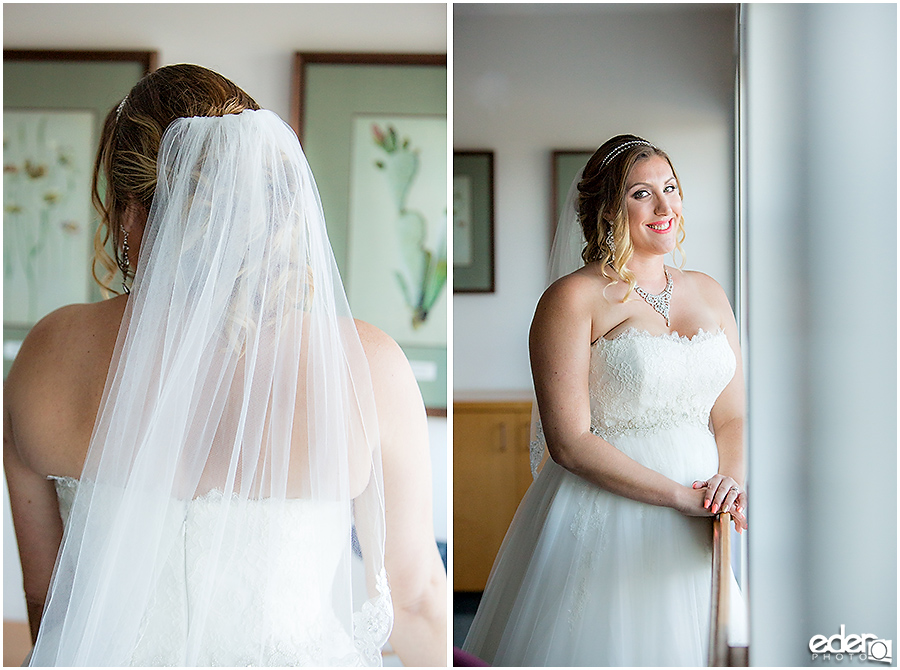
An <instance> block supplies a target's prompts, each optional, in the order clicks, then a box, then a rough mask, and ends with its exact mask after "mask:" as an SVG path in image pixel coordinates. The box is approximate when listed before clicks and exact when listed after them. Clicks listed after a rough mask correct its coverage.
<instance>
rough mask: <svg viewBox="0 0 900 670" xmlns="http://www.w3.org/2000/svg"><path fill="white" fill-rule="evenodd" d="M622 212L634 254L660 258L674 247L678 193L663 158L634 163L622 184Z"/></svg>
mask: <svg viewBox="0 0 900 670" xmlns="http://www.w3.org/2000/svg"><path fill="white" fill-rule="evenodd" d="M625 209H626V211H627V213H628V232H629V235H630V237H631V243H632V245H633V247H634V253H635V254H636V255H653V256H660V255H664V254H667V253H670V252H671V251H672V250H673V249H674V248H675V236H676V234H677V233H678V228H679V226H680V223H681V193H680V191H679V188H678V180H677V179H676V177H675V173H674V172H673V171H672V168H671V166H670V165H669V162H668V161H667V160H666V159H665V158H663V157H662V156H651V157H649V158H645V159H643V160H640V161H638V162H637V163H635V164H634V167H633V168H632V169H631V172H630V173H629V175H628V178H627V179H626V182H625Z"/></svg>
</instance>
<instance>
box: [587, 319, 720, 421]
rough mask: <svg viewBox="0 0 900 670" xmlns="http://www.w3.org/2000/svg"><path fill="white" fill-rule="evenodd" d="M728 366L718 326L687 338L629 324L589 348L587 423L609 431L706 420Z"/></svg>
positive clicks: (717, 395)
mask: <svg viewBox="0 0 900 670" xmlns="http://www.w3.org/2000/svg"><path fill="white" fill-rule="evenodd" d="M734 370H735V359H734V352H732V350H731V347H730V346H729V344H728V339H727V338H726V337H725V333H724V332H722V331H717V332H713V333H709V332H706V331H703V330H701V331H700V332H699V333H697V334H696V335H695V336H694V337H692V338H687V337H683V336H681V335H678V333H672V334H671V335H650V334H648V333H646V332H644V331H639V330H635V329H630V330H626V331H625V332H623V333H622V334H621V335H619V336H618V337H616V338H615V339H612V340H605V339H602V338H601V339H600V340H598V341H597V342H595V343H594V345H593V347H592V350H591V373H590V394H591V429H592V430H593V432H595V433H597V434H598V435H614V434H616V433H623V432H632V431H651V432H653V431H658V430H663V429H667V428H674V427H678V426H683V425H699V426H706V425H707V424H708V423H709V413H710V410H711V409H712V406H713V404H714V403H715V401H716V398H718V397H719V394H720V393H721V392H722V389H724V388H725V386H726V385H727V384H728V382H729V381H730V380H731V378H732V376H734Z"/></svg>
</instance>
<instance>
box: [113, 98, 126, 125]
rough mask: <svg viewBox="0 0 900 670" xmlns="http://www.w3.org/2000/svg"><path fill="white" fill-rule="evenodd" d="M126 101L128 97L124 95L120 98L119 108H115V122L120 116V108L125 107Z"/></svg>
mask: <svg viewBox="0 0 900 670" xmlns="http://www.w3.org/2000/svg"><path fill="white" fill-rule="evenodd" d="M126 100H128V96H127V95H126V96H125V97H124V98H122V102H120V103H119V106H118V107H116V121H118V120H119V117H120V116H122V108H123V107H124V106H125V101H126Z"/></svg>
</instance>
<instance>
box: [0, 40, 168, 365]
mask: <svg viewBox="0 0 900 670" xmlns="http://www.w3.org/2000/svg"><path fill="white" fill-rule="evenodd" d="M157 62H158V54H157V52H156V51H153V50H145V51H93V50H35V49H4V51H3V74H4V77H3V105H4V121H5V123H4V140H9V141H8V142H5V145H6V146H5V151H4V279H5V281H4V293H5V295H4V320H3V369H4V377H5V375H6V373H7V372H8V370H9V366H10V365H11V364H12V361H13V360H14V359H15V356H16V354H17V352H18V349H19V346H20V345H21V342H22V340H24V338H25V336H26V335H27V334H28V332H29V331H30V329H31V327H32V326H33V325H34V323H35V322H37V321H38V320H39V319H40V318H41V317H43V316H44V315H45V314H47V313H48V312H50V311H52V310H53V309H55V308H56V307H59V306H61V305H62V304H68V303H71V302H95V301H98V300H101V299H103V295H102V293H101V291H100V288H99V286H97V284H96V282H94V280H93V278H92V277H91V268H90V259H91V256H92V253H93V236H94V230H95V229H96V225H97V218H96V214H95V212H94V211H93V208H92V207H91V204H90V200H91V193H90V177H91V174H92V172H93V164H94V155H95V153H96V148H97V141H98V139H99V137H100V131H101V128H102V124H103V121H104V119H105V116H106V114H107V113H108V112H109V110H110V109H111V108H112V107H113V106H115V105H116V104H117V103H118V101H119V100H121V99H122V98H123V97H124V96H125V95H126V94H127V93H128V91H129V90H130V89H131V87H132V86H134V84H135V83H136V82H137V81H138V80H139V79H140V78H141V77H143V76H144V75H145V74H147V73H148V72H151V71H152V70H154V69H155V68H156V65H157ZM42 147H43V148H42ZM48 147H55V148H56V149H57V150H64V151H65V156H64V158H65V162H66V166H67V167H66V169H65V170H56V165H58V164H59V163H58V162H57V163H56V165H54V164H53V163H51V162H48V161H49V158H48V156H43V157H41V156H39V154H41V152H42V151H43V152H44V153H46V151H45V149H47V148H48ZM60 157H61V156H56V158H60ZM44 158H48V160H44ZM26 163H27V165H26ZM54 171H56V172H65V173H66V174H65V175H64V176H63V175H56V174H55V173H54ZM16 180H18V182H20V183H15V184H14V183H13V182H14V181H16ZM8 181H9V183H7V182H8ZM28 182H31V183H28ZM42 182H45V183H46V187H45V188H44V187H42V184H41V183H42ZM34 187H41V188H40V189H38V190H35V188H34ZM12 198H15V199H16V202H12V200H11V199H12ZM41 198H44V202H45V206H44V207H42V208H40V209H38V208H34V207H30V206H29V203H31V202H39V201H40V199H41ZM48 198H49V199H48ZM8 200H9V202H7V201H8ZM51 201H52V206H46V203H51ZM13 218H15V220H13ZM38 230H40V235H39V234H38V232H37V231H38ZM14 235H15V236H16V237H17V239H13V236H14ZM40 237H43V238H44V240H45V242H46V243H43V242H42V243H41V244H38V246H40V247H41V248H40V249H39V250H38V251H37V252H36V253H34V254H32V253H31V252H32V251H34V247H35V244H37V242H38V240H39V238H40ZM56 238H59V239H56ZM23 245H24V247H23ZM25 247H27V248H25ZM23 249H24V256H25V257H30V264H31V266H30V267H28V268H27V270H26V269H25V267H24V262H23V261H22V257H23ZM61 259H64V260H65V262H61ZM17 274H18V275H23V276H24V275H28V277H29V279H30V283H32V286H31V288H30V292H31V293H33V294H35V295H37V296H38V298H39V299H37V300H35V295H31V296H29V295H26V293H27V292H28V291H27V290H24V289H23V288H22V287H23V286H26V285H27V283H26V282H24V281H20V279H21V277H18V276H16V275H17ZM35 278H37V279H36V280H35ZM7 293H9V295H6V294H7ZM22 303H27V304H29V306H28V307H23V306H22Z"/></svg>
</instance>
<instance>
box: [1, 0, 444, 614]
mask: <svg viewBox="0 0 900 670" xmlns="http://www.w3.org/2000/svg"><path fill="white" fill-rule="evenodd" d="M3 46H4V48H6V49H155V50H157V51H158V52H159V64H160V65H168V64H172V63H183V62H188V63H197V64H199V65H204V66H206V67H209V68H211V69H213V70H216V71H217V72H220V73H222V74H223V75H225V76H226V77H228V78H229V79H232V80H233V81H234V82H235V83H237V84H238V85H239V86H241V87H242V88H244V89H245V90H246V91H247V92H248V93H249V94H250V95H252V96H253V97H254V98H255V99H256V101H257V102H259V104H260V105H261V106H263V107H266V108H268V109H271V110H273V111H274V112H276V113H277V114H279V115H280V116H282V117H283V118H285V119H287V118H288V113H289V97H290V88H291V87H290V83H291V66H292V63H293V54H294V52H295V51H363V52H364V51H381V52H406V53H446V51H447V7H446V5H444V4H439V3H438V4H328V3H325V4H252V5H251V4H226V3H211V4H165V5H162V4H128V3H124V4H118V3H103V4H5V5H4V6H3ZM428 423H429V435H430V439H431V453H432V467H433V470H434V493H435V510H434V518H435V532H436V534H437V536H438V538H439V539H446V538H447V513H448V509H447V466H448V455H447V420H446V419H441V418H429V420H428ZM3 494H4V503H3V504H4V524H3V571H4V572H3V584H4V589H3V612H4V617H5V618H13V619H25V605H24V599H23V596H22V590H21V573H20V572H19V558H18V555H17V553H16V544H15V535H14V533H13V529H12V521H11V518H10V517H9V503H8V499H7V497H6V484H5V479H4V487H3Z"/></svg>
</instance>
